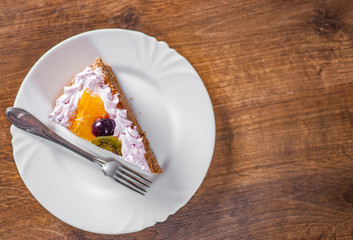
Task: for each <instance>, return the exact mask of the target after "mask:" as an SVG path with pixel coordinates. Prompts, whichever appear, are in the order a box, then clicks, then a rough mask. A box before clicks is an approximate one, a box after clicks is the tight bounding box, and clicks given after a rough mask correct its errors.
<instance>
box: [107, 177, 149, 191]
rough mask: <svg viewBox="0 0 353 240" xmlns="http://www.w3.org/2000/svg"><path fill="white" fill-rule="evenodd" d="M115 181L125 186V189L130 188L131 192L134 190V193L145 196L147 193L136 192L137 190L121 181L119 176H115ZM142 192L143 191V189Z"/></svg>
mask: <svg viewBox="0 0 353 240" xmlns="http://www.w3.org/2000/svg"><path fill="white" fill-rule="evenodd" d="M114 180H115V181H117V182H118V183H120V184H122V185H124V186H125V187H127V188H130V189H131V190H133V191H135V192H137V193H139V194H141V195H143V196H145V193H143V192H140V191H138V190H136V189H135V188H133V187H131V186H129V185H128V184H126V183H125V182H124V181H121V180H120V178H119V177H118V176H114ZM142 190H143V189H142ZM143 191H144V190H143ZM144 192H146V191H144Z"/></svg>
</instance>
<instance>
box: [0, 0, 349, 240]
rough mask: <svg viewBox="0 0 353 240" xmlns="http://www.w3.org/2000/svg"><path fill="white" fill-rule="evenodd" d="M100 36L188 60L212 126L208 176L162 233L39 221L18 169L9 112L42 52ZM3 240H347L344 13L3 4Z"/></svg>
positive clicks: (233, 5) (181, 2)
mask: <svg viewBox="0 0 353 240" xmlns="http://www.w3.org/2000/svg"><path fill="white" fill-rule="evenodd" d="M101 28H124V29H132V30H137V31H141V32H144V33H146V34H148V35H151V36H154V37H156V38H157V39H158V40H161V41H165V42H167V43H168V44H169V46H170V47H171V48H174V49H176V50H177V51H178V52H179V53H180V54H182V55H183V56H184V57H186V58H187V59H188V60H189V62H190V63H191V64H192V65H193V66H194V68H195V69H196V70H197V72H198V73H199V75H200V76H201V78H202V80H203V82H204V84H205V86H206V88H207V90H208V92H209V95H210V97H211V100H212V103H213V107H214V112H215V118H216V130H217V133H216V135H217V136H216V146H215V152H214V156H213V160H212V163H211V166H210V169H209V171H208V173H207V175H206V178H205V180H204V182H203V183H202V185H201V187H200V188H199V190H198V191H197V192H196V194H195V195H194V197H193V198H192V199H191V200H190V201H189V202H188V203H187V205H186V206H184V207H183V208H181V209H180V210H179V211H178V212H177V213H176V214H174V215H172V216H170V217H169V218H168V219H167V220H166V221H165V222H163V223H157V224H156V225H155V226H153V227H150V228H147V229H145V230H143V231H140V232H137V233H132V234H125V235H98V234H93V233H89V232H85V231H81V230H78V229H76V228H74V227H71V226H69V225H67V224H66V223H64V222H62V221H60V220H58V219H57V218H55V217H54V216H53V215H51V214H50V213H49V212H47V211H46V210H45V209H44V208H43V207H42V206H41V205H40V204H39V203H38V202H37V201H36V200H35V199H34V198H33V196H32V195H31V194H30V192H29V191H28V190H27V188H26V186H25V185H24V183H23V182H22V180H21V178H20V176H19V174H18V171H17V169H16V166H15V163H14V160H13V155H12V146H11V135H10V132H9V127H10V124H9V122H8V121H7V120H6V117H5V115H4V112H5V109H6V108H7V107H8V106H12V105H13V102H14V99H15V97H16V94H17V91H18V89H19V87H20V85H21V83H22V80H23V79H24V77H25V76H26V74H27V73H28V71H29V70H30V68H31V67H32V66H33V64H34V63H35V62H36V61H37V60H38V59H39V58H40V57H41V56H42V55H43V54H44V53H45V52H46V51H48V50H49V49H50V48H51V47H53V46H54V45H55V44H57V43H59V42H61V41H62V40H64V39H66V38H68V37H71V36H73V35H75V34H78V33H82V32H85V31H88V30H93V29H101ZM0 43H1V45H0V55H1V58H0V62H1V67H0V81H1V88H0V91H1V94H0V112H1V114H0V121H1V122H0V123H1V124H0V141H1V148H0V239H353V145H352V144H353V94H352V93H353V70H352V66H353V2H352V1H343V0H342V1H313V0H311V1H310V0H291V1H286V0H234V1H226V0H217V1H211V0H209V1H185V0H173V1H169V0H168V1H135V0H132V1H91V0H87V1H74V0H73V1H64V0H55V1H43V0H38V1H37V0H28V1H19V0H13V1H9V0H1V1H0Z"/></svg>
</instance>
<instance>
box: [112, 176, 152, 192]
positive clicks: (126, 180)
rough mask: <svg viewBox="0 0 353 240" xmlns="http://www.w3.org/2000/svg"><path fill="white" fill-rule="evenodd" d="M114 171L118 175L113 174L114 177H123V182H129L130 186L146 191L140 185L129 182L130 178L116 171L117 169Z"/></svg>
mask: <svg viewBox="0 0 353 240" xmlns="http://www.w3.org/2000/svg"><path fill="white" fill-rule="evenodd" d="M116 173H117V174H118V175H119V176H117V175H115V176H114V178H115V177H120V178H121V179H123V180H124V181H125V182H127V183H129V184H131V185H132V186H134V187H136V188H138V189H139V190H141V191H143V192H146V190H145V189H143V188H142V187H140V186H138V185H137V184H135V183H133V182H131V180H130V179H128V178H126V177H125V175H124V173H122V172H118V171H117V172H116Z"/></svg>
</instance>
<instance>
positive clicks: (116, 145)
mask: <svg viewBox="0 0 353 240" xmlns="http://www.w3.org/2000/svg"><path fill="white" fill-rule="evenodd" d="M91 143H93V144H94V145H96V146H98V147H100V148H103V149H105V150H107V151H110V152H113V153H115V154H118V155H120V156H121V155H122V154H121V141H120V140H119V139H118V138H117V137H115V136H101V137H96V138H95V139H93V140H92V141H91Z"/></svg>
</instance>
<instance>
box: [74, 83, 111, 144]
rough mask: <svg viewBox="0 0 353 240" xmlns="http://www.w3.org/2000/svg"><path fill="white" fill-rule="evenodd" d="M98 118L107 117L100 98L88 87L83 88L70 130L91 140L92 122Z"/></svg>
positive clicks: (92, 137)
mask: <svg viewBox="0 0 353 240" xmlns="http://www.w3.org/2000/svg"><path fill="white" fill-rule="evenodd" d="M100 118H108V113H107V112H106V111H105V109H104V103H103V101H102V99H101V98H100V97H98V96H96V95H93V93H92V92H91V91H90V90H89V89H85V90H84V92H83V94H82V97H81V99H80V101H79V103H78V107H77V114H76V116H75V117H74V118H73V120H72V124H71V126H70V130H71V131H72V132H73V133H74V134H76V135H77V136H79V137H81V138H83V139H85V140H87V141H92V140H93V139H94V138H95V136H94V135H93V134H92V131H91V130H92V124H93V123H94V122H95V121H97V119H100Z"/></svg>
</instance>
